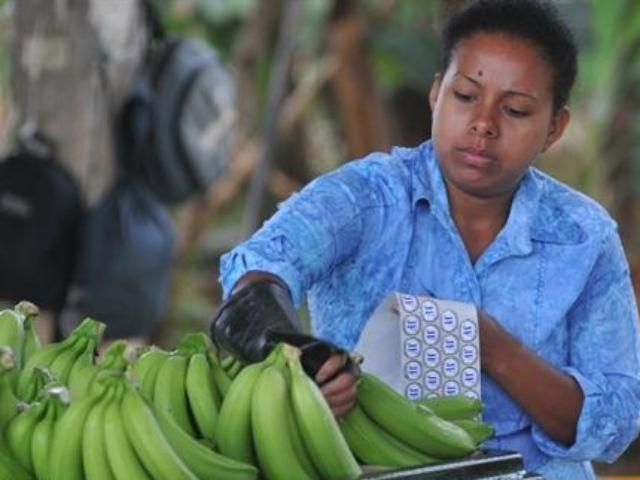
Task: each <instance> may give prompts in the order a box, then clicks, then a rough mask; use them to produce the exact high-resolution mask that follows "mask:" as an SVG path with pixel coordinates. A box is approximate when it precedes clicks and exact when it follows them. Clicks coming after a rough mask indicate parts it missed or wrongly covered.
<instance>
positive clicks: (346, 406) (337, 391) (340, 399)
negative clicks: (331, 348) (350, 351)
mask: <svg viewBox="0 0 640 480" xmlns="http://www.w3.org/2000/svg"><path fill="white" fill-rule="evenodd" d="M345 361H346V358H345V356H344V355H341V354H335V355H332V356H331V357H329V359H328V360H327V361H326V362H325V363H324V365H322V367H320V370H318V373H317V374H316V377H315V381H316V383H317V384H318V385H320V391H321V392H322V394H323V395H324V398H325V399H326V400H327V403H328V404H329V407H331V411H332V412H333V415H334V416H335V417H336V418H342V417H344V416H345V415H346V414H347V413H348V412H349V410H351V408H353V406H354V404H355V403H356V397H357V391H356V382H357V380H358V376H357V374H356V373H355V372H353V371H351V370H349V369H345V370H343V371H342V372H341V373H339V374H338V375H337V376H335V377H334V375H336V373H337V372H338V371H339V370H340V369H341V368H342V367H344V365H345ZM328 379H331V380H329V381H328V382H327V380H328ZM325 382H326V383H325Z"/></svg>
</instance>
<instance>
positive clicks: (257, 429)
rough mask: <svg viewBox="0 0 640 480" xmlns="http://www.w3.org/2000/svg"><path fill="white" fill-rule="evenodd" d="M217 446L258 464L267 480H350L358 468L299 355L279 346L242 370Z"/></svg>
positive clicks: (227, 403)
mask: <svg viewBox="0 0 640 480" xmlns="http://www.w3.org/2000/svg"><path fill="white" fill-rule="evenodd" d="M216 442H217V445H218V448H219V449H220V452H222V453H223V454H224V455H226V456H228V457H231V458H234V459H237V460H239V461H243V462H249V463H256V464H257V465H258V466H259V467H260V471H261V473H262V474H263V475H264V477H265V478H266V479H269V480H280V479H287V480H288V479H292V478H295V479H301V480H304V479H326V480H332V479H336V480H339V479H352V478H356V477H358V475H359V474H360V473H361V470H360V467H359V465H358V464H357V462H356V460H355V458H354V457H353V454H352V452H351V450H350V449H349V446H348V445H347V442H346V441H345V439H344V437H343V436H342V433H341V432H340V428H339V427H338V423H337V422H336V420H335V418H334V417H333V414H332V412H331V410H330V408H329V406H328V404H327V403H326V401H325V399H324V397H323V395H322V393H321V392H320V390H319V388H318V387H317V385H316V384H315V383H314V382H313V381H312V380H311V379H310V378H309V377H308V376H307V375H306V374H305V372H304V371H303V369H302V365H301V363H300V351H299V350H298V349H297V348H295V347H292V346H289V345H285V344H281V345H278V346H277V347H276V348H275V349H274V350H273V351H272V353H271V354H270V355H269V357H267V358H266V359H265V360H264V361H263V362H260V363H255V364H251V365H248V366H246V367H244V368H243V369H241V370H240V372H239V373H238V375H237V376H236V377H235V379H234V380H233V383H232V384H231V387H230V388H229V391H228V393H227V395H226V396H225V398H224V400H223V402H222V408H221V409H220V416H219V418H218V425H217V429H216Z"/></svg>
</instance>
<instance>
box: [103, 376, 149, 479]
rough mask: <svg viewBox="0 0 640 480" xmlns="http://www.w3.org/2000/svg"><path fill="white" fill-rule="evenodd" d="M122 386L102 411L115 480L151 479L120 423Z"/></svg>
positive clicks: (107, 448) (106, 448) (110, 462)
mask: <svg viewBox="0 0 640 480" xmlns="http://www.w3.org/2000/svg"><path fill="white" fill-rule="evenodd" d="M123 393H124V387H121V391H118V392H117V393H116V397H115V399H114V401H112V402H110V403H109V404H108V405H107V406H106V408H105V412H104V444H105V450H106V452H107V457H108V459H109V464H110V466H111V470H112V472H113V476H114V477H115V478H116V480H152V479H151V475H149V472H147V470H145V468H144V466H143V465H142V463H141V462H140V459H139V458H138V456H137V455H136V452H135V450H134V448H133V445H132V444H131V442H130V441H129V438H128V437H127V432H126V430H125V428H124V424H123V423H122V415H120V405H121V403H122V395H123Z"/></svg>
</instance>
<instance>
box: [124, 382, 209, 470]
mask: <svg viewBox="0 0 640 480" xmlns="http://www.w3.org/2000/svg"><path fill="white" fill-rule="evenodd" d="M125 387H126V388H125V393H124V398H123V400H122V405H121V406H120V414H121V415H122V421H123V423H124V426H125V429H126V432H127V437H128V438H129V440H130V442H131V443H132V444H133V448H134V450H135V451H136V453H137V455H138V457H139V458H140V460H141V462H142V464H143V465H144V467H145V468H146V469H147V470H148V471H149V473H150V474H151V476H152V477H153V478H155V479H157V480H197V477H196V476H195V475H194V474H193V472H191V470H190V469H189V467H187V465H185V463H184V462H183V461H182V460H181V459H180V457H178V455H177V454H176V452H175V451H174V450H173V448H172V447H171V445H170V444H169V441H168V440H167V438H166V437H165V435H164V433H163V432H162V429H161V428H160V425H159V424H158V421H157V419H156V417H155V415H154V413H153V410H152V409H151V407H150V405H149V404H148V403H147V402H146V401H145V399H144V397H143V396H142V395H141V394H140V392H138V391H137V390H136V389H135V388H134V387H133V386H132V385H130V384H128V383H126V384H125Z"/></svg>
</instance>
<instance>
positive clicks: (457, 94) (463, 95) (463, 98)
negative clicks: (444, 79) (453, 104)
mask: <svg viewBox="0 0 640 480" xmlns="http://www.w3.org/2000/svg"><path fill="white" fill-rule="evenodd" d="M453 95H454V96H455V97H456V98H457V99H458V100H460V101H461V102H465V103H467V102H470V101H471V100H473V96H472V95H467V94H466V93H462V92H459V91H457V90H454V91H453Z"/></svg>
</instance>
